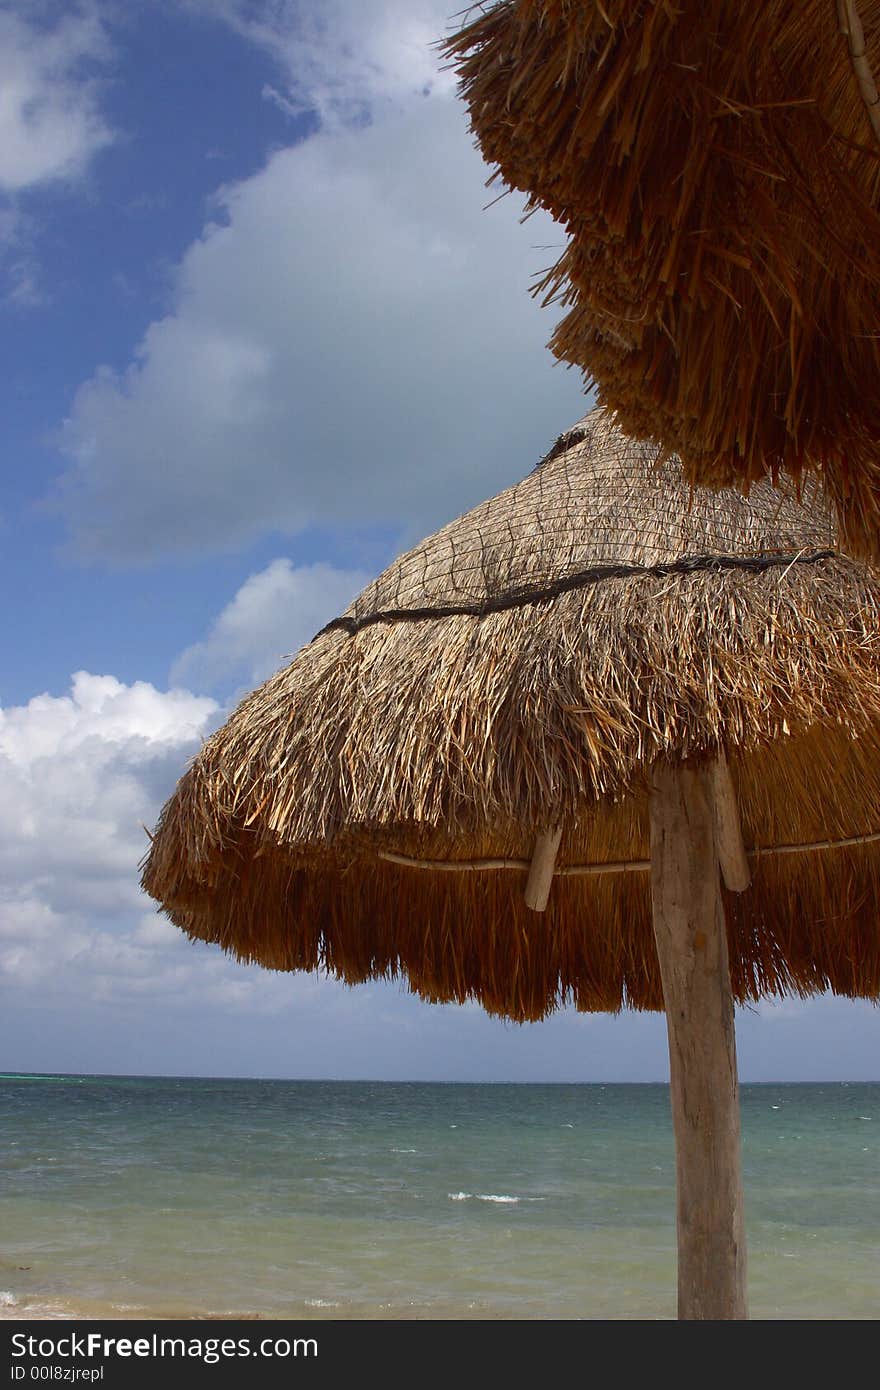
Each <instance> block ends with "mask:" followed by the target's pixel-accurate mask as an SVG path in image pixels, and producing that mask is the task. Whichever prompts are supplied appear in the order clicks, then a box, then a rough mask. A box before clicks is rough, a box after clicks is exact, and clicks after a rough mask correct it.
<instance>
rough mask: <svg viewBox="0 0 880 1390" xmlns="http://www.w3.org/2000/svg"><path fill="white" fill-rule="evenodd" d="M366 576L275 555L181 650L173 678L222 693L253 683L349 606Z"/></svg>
mask: <svg viewBox="0 0 880 1390" xmlns="http://www.w3.org/2000/svg"><path fill="white" fill-rule="evenodd" d="M370 578H371V576H370V575H369V574H367V573H365V572H363V571H361V570H343V569H336V568H334V566H332V565H326V564H315V565H301V566H299V567H295V566H294V565H293V563H292V562H291V561H290V560H287V559H279V560H273V561H272V563H271V564H270V565H267V566H266V568H265V569H264V570H260V572H259V573H258V574H252V575H251V576H250V578H249V579H247V580H246V581H245V583H244V584H242V586H241V588H240V589H239V590H238V593H237V594H236V595H235V596H234V598H233V599H232V600H231V602H229V603H228V604H227V605H226V607H225V608H224V609H223V611H222V613H221V614H220V616H219V617H218V619H217V621H216V622H215V623H214V624H213V626H212V628H211V631H210V632H209V634H208V636H207V637H206V638H205V639H204V641H202V642H196V643H194V644H193V645H192V646H191V647H187V649H186V651H184V652H182V653H181V655H180V656H179V657H178V658H177V660H176V661H175V663H174V665H173V666H172V668H171V680H172V682H173V683H174V684H175V685H185V686H189V687H191V688H193V689H196V690H214V689H217V688H218V687H219V688H220V689H222V690H223V691H224V692H229V691H230V690H231V689H232V688H233V687H234V686H235V685H236V684H237V685H238V686H248V687H250V686H254V685H257V684H258V683H259V682H260V681H262V680H265V679H266V677H267V676H270V675H271V674H272V672H273V671H276V670H277V669H278V667H279V666H281V665H282V664H283V663H284V661H285V659H286V658H289V657H290V656H291V655H292V654H293V653H295V652H297V651H298V650H299V648H300V647H301V646H303V645H304V644H305V643H306V642H309V641H311V639H312V638H313V637H314V635H315V633H316V632H317V631H318V630H319V629H320V628H322V627H323V626H324V624H325V623H327V622H329V621H330V619H331V618H334V617H336V615H337V614H339V613H341V612H342V611H343V609H345V608H347V607H348V604H349V603H350V601H351V600H352V598H354V596H355V594H356V593H358V592H359V591H360V590H361V589H362V588H363V587H364V585H365V584H366V583H367V582H368V581H369V579H370Z"/></svg>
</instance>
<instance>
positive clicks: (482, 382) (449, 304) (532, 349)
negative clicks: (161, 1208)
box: [0, 0, 880, 1082]
mask: <svg viewBox="0 0 880 1390" xmlns="http://www.w3.org/2000/svg"><path fill="white" fill-rule="evenodd" d="M460 9H461V4H458V5H450V4H449V0H442V2H441V3H438V0H86V3H81V4H78V3H76V0H64V2H63V3H56V0H0V299H2V312H0V354H2V369H0V392H2V396H3V400H2V410H0V418H2V421H3V429H4V435H5V438H4V442H3V448H2V454H0V459H2V470H3V486H2V492H0V569H2V582H0V608H2V617H0V621H2V626H3V631H4V632H5V634H6V640H5V642H4V646H3V659H2V661H0V1020H2V1021H0V1070H20V1071H65V1072H117V1073H146V1074H175V1075H223V1076H263V1077H269V1076H282V1077H321V1078H332V1077H340V1078H343V1077H344V1078H351V1079H356V1078H370V1079H406V1078H413V1079H426V1080H473V1081H492V1080H498V1081H501V1080H504V1081H523V1082H527V1081H634V1080H642V1081H659V1080H664V1079H665V1078H666V1076H667V1062H666V1056H667V1049H666V1032H665V1022H664V1019H663V1017H662V1016H657V1015H636V1014H622V1015H620V1016H618V1017H609V1016H604V1015H578V1014H576V1013H574V1012H572V1011H568V1010H565V1011H561V1012H559V1013H557V1014H555V1015H554V1016H553V1017H552V1018H550V1019H548V1020H546V1021H545V1022H543V1023H540V1024H532V1025H525V1026H518V1025H513V1024H506V1023H503V1022H501V1021H499V1020H497V1019H490V1018H489V1017H487V1016H486V1015H485V1014H484V1013H483V1011H482V1010H481V1009H480V1008H479V1007H478V1006H476V1005H468V1006H464V1007H458V1006H453V1005H450V1006H436V1005H428V1004H425V1003H423V1002H421V1001H420V1000H418V999H417V998H415V997H413V996H412V995H410V994H408V993H407V991H406V988H405V986H401V985H399V984H385V983H376V984H369V985H362V986H358V987H357V988H355V989H349V988H346V987H344V986H342V985H341V984H338V983H337V982H335V981H332V980H327V979H325V978H323V977H319V976H314V975H280V974H274V973H270V972H266V971H262V970H260V969H259V968H258V967H245V966H242V965H239V964H237V963H235V962H234V961H232V960H230V959H227V958H226V957H224V956H223V955H222V953H221V952H220V951H219V950H217V949H216V948H211V947H208V946H203V945H199V944H195V943H192V942H189V941H188V940H187V939H186V938H185V937H184V936H183V935H182V933H180V932H179V931H177V929H176V928H174V927H173V926H171V925H170V924H169V923H168V922H167V920H166V919H165V918H163V917H162V916H160V915H158V914H157V912H156V908H155V904H153V903H152V902H151V901H150V900H149V899H147V898H145V897H144V895H143V894H142V893H141V892H140V889H139V887H138V864H139V861H140V859H141V857H142V855H143V853H144V850H145V848H146V845H147V837H146V828H150V827H152V826H153V824H154V823H155V821H156V818H157V815H158V812H159V809H160V807H161V805H162V803H163V802H164V800H165V799H166V797H167V796H168V795H169V794H170V793H171V791H172V790H173V788H174V785H175V782H176V780H177V778H178V777H179V776H180V774H181V772H182V771H183V770H184V768H185V767H186V765H187V762H188V760H189V759H190V758H191V757H192V756H193V755H194V753H195V752H196V751H197V750H198V748H199V746H200V743H201V741H202V740H203V739H204V738H205V736H206V735H207V734H208V733H210V732H211V730H212V729H214V728H215V727H217V725H218V724H219V723H221V722H222V721H223V719H224V718H225V717H226V716H227V714H228V713H229V712H230V710H231V709H232V708H233V707H234V705H235V704H236V703H237V701H238V700H239V699H240V698H241V696H242V695H243V694H244V693H245V692H246V691H248V690H250V689H251V688H252V687H253V686H254V685H256V684H257V683H259V682H260V681H261V680H263V679H264V678H265V677H266V676H268V675H270V674H271V673H272V672H273V671H274V670H276V669H277V668H278V667H279V666H280V665H281V664H283V663H284V661H285V658H287V657H289V656H290V655H291V654H293V653H294V652H295V651H297V650H298V648H299V647H300V646H301V645H302V644H303V643H305V642H307V641H308V640H309V639H310V638H311V637H312V636H313V635H314V633H315V632H316V631H317V630H318V629H319V628H320V627H321V626H322V625H323V624H324V623H325V622H327V621H328V620H329V619H330V618H332V617H334V616H335V615H336V614H337V613H338V612H340V611H341V610H342V609H343V608H344V607H345V606H346V605H347V603H348V602H349V601H350V599H351V598H352V597H353V596H354V595H355V594H356V593H357V592H358V591H359V590H360V589H361V588H362V587H363V586H364V585H365V584H366V583H367V582H368V580H369V579H370V578H372V577H373V576H374V575H375V574H376V573H377V572H378V571H380V570H381V569H383V568H384V567H385V566H386V565H387V564H388V563H389V562H390V561H391V560H392V559H393V558H394V557H395V556H396V555H397V554H398V553H399V552H400V551H401V550H402V549H406V548H408V547H409V546H410V545H412V544H414V543H415V542H416V541H417V540H418V539H420V538H421V537H422V536H423V535H425V534H428V533H429V532H431V531H433V530H435V529H436V528H437V527H438V526H440V525H442V524H443V523H444V522H446V521H448V520H451V519H452V518H453V517H455V516H457V515H460V514H461V513H462V512H464V511H466V510H468V509H469V508H470V507H472V506H473V505H475V504H476V503H477V502H478V501H480V500H482V499H483V498H485V497H488V496H491V495H492V494H494V493H495V492H498V491H499V490H500V489H502V488H504V487H506V486H508V485H510V484H511V483H513V482H515V481H516V480H517V479H518V478H520V477H521V476H523V475H524V474H525V473H526V472H528V470H529V469H530V468H531V467H532V466H533V465H534V463H535V462H536V461H537V459H538V458H539V457H541V455H542V454H543V453H544V452H545V451H546V449H547V448H548V447H549V445H550V444H551V443H552V441H553V440H554V439H555V437H556V436H557V435H558V434H559V433H560V432H561V431H562V430H564V429H566V428H567V427H568V426H570V425H571V424H573V423H574V422H575V421H576V420H577V419H579V418H580V416H582V415H583V414H584V413H585V411H586V410H587V409H588V408H589V401H588V400H587V399H586V398H585V397H584V394H583V386H582V383H581V380H580V378H579V376H578V375H577V374H576V373H575V372H571V371H567V370H566V369H565V368H563V367H562V366H560V365H558V364H556V363H555V362H554V361H553V359H552V357H551V356H550V354H549V352H548V351H547V350H546V346H545V344H546V342H547V339H548V338H549V336H550V333H551V331H552V328H553V323H554V311H553V310H552V309H550V310H547V309H542V308H541V307H540V306H539V304H537V303H536V302H535V300H534V299H533V298H532V297H531V296H530V294H529V292H528V291H529V286H530V284H531V283H532V282H533V280H534V278H535V277H536V276H537V275H538V274H539V272H540V271H542V270H543V269H544V268H546V267H547V266H548V265H550V264H551V263H552V262H553V261H555V260H556V258H557V256H558V255H559V253H560V252H561V250H562V248H563V245H564V238H563V234H562V232H561V230H560V229H559V228H558V227H557V226H555V225H554V224H553V223H552V222H551V221H550V220H549V218H546V217H544V216H541V215H535V216H533V217H531V218H529V219H528V220H525V221H523V218H522V211H523V209H522V200H521V199H518V198H517V197H516V196H514V195H511V196H507V197H502V198H501V199H500V200H499V199H498V190H497V188H496V187H495V186H493V187H492V188H487V187H486V181H487V179H488V177H489V175H490V172H491V171H490V170H489V169H487V168H486V167H485V166H484V165H483V163H482V162H481V159H480V156H479V154H478V153H477V151H476V150H475V148H474V146H473V141H472V138H471V136H470V134H469V131H468V128H467V120H466V115H465V111H464V107H463V106H462V104H461V102H460V101H459V100H458V98H457V96H456V93H455V89H454V82H453V79H452V76H451V74H450V73H449V72H448V71H446V70H444V69H443V68H442V66H441V64H440V62H439V58H438V55H437V50H436V42H437V40H439V39H442V37H443V35H444V34H445V33H447V32H448V31H449V30H450V29H451V28H453V27H455V23H456V21H455V18H454V15H455V13H456V11H457V10H460ZM737 1031H738V1048H739V1058H740V1073H741V1076H742V1078H743V1079H744V1080H746V1081H749V1080H752V1081H762V1080H809V1079H817V1080H825V1079H829V1080H835V1079H839V1080H859V1079H875V1078H877V1077H878V1076H880V1046H878V1044H880V1011H878V1010H877V1009H875V1008H873V1007H872V1006H870V1005H869V1004H866V1003H852V1002H848V1001H843V1000H835V999H831V998H820V999H814V1000H810V1001H792V1000H787V1001H767V1002H765V1003H762V1004H761V1005H760V1006H757V1007H755V1008H754V1009H749V1010H744V1011H741V1012H740V1014H739V1016H738V1021H737Z"/></svg>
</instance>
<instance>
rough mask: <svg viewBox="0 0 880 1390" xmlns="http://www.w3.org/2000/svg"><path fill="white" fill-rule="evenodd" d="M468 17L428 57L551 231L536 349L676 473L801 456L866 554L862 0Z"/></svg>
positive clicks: (877, 349)
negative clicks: (456, 79) (546, 337)
mask: <svg viewBox="0 0 880 1390" xmlns="http://www.w3.org/2000/svg"><path fill="white" fill-rule="evenodd" d="M475 8H476V7H475ZM853 15H854V16H855V20H856V22H857V23H860V26H861V34H859V31H858V29H855V30H854V29H853ZM848 16H849V17H848ZM469 20H470V22H469V23H468V24H467V25H466V27H465V28H464V29H463V30H462V31H461V32H460V33H459V34H458V35H456V36H455V37H454V38H453V39H452V40H451V41H450V42H449V43H448V45H447V53H448V55H449V56H450V57H451V58H452V59H453V60H454V62H455V63H456V64H457V66H458V69H459V74H460V77H461V85H462V91H463V94H464V96H465V99H466V101H467V103H468V106H469V110H470V117H471V123H472V127H473V129H474V131H475V132H476V134H477V137H478V139H479V142H480V145H481V147H482V150H483V154H484V155H485V157H486V159H487V160H488V161H489V162H490V163H491V164H494V165H496V166H497V168H498V170H499V171H500V174H501V176H502V177H503V179H504V181H505V182H506V183H507V184H508V185H509V186H511V187H513V188H517V189H520V190H522V191H524V192H526V193H527V194H528V195H529V197H530V199H531V202H532V203H533V204H534V205H540V206H542V207H545V208H547V209H549V211H550V212H551V213H552V214H553V215H554V216H555V217H557V218H558V219H559V220H560V221H561V222H562V223H563V224H564V225H565V227H566V229H567V230H568V232H569V233H570V236H571V241H570V245H569V247H568V249H567V250H566V251H565V253H564V254H563V256H562V258H561V260H560V261H559V263H558V264H557V266H556V267H555V268H554V269H553V270H552V271H550V272H548V273H547V274H546V276H545V277H543V279H542V280H541V282H540V284H539V290H540V291H543V293H544V294H545V295H546V297H547V298H551V299H552V298H558V299H559V300H560V301H561V302H562V303H563V304H565V305H567V306H568V308H569V312H568V314H567V316H566V317H565V318H564V319H563V321H562V322H561V324H560V325H559V327H558V329H557V331H556V334H555V336H554V338H553V340H552V343H551V347H552V348H553V350H554V351H555V352H556V354H557V355H558V356H559V357H561V358H563V359H565V360H566V361H568V362H572V363H575V364H577V365H578V366H580V367H581V368H582V369H583V370H584V373H585V375H586V377H587V378H588V380H592V381H595V382H597V383H598V385H599V388H600V399H601V400H603V401H604V402H605V403H606V404H607V405H609V406H610V407H612V408H613V409H614V411H615V412H616V414H617V418H618V421H619V422H620V424H621V425H622V426H623V428H624V429H626V430H627V431H628V432H631V433H632V434H634V435H635V436H637V437H640V438H653V439H655V440H657V441H659V442H661V443H662V444H663V445H664V446H665V447H667V448H669V449H670V450H675V451H676V452H677V453H679V454H680V455H681V457H682V458H683V459H684V462H685V467H686V470H687V473H688V476H689V477H690V478H691V479H693V480H694V481H697V482H705V483H709V484H712V485H727V484H732V483H737V484H739V485H741V484H743V483H747V482H748V481H750V480H752V479H755V478H758V477H762V476H764V475H765V474H767V473H772V474H774V475H775V473H776V471H777V470H778V469H780V468H782V469H785V470H787V471H789V472H792V473H798V472H800V471H801V470H802V469H804V468H813V469H816V470H821V471H822V472H823V473H824V475H825V478H826V486H827V488H828V491H829V494H830V495H831V496H833V497H834V498H835V500H836V502H837V505H838V509H839V512H840V518H841V523H842V526H843V529H844V535H845V537H846V539H847V544H848V548H849V549H851V550H852V551H853V553H865V554H869V555H873V556H875V557H880V467H878V455H877V448H876V441H877V439H878V438H880V331H878V328H880V103H877V101H876V100H875V98H876V92H874V95H873V97H872V95H871V92H872V87H871V82H872V78H871V76H870V74H871V72H873V78H874V79H878V78H880V0H857V4H856V5H855V6H853V5H852V4H851V3H849V0H846V2H845V0H797V3H795V4H792V3H780V2H779V0H762V3H755V4H745V3H743V0H675V3H671V0H601V3H600V0H502V3H500V4H497V5H492V6H488V7H486V6H480V7H479V12H478V13H472V14H470V15H469ZM842 27H844V28H848V29H849V31H850V32H849V37H847V35H846V34H844V33H842V32H841V28H842ZM866 73H867V76H866V75H865V74H866Z"/></svg>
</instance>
